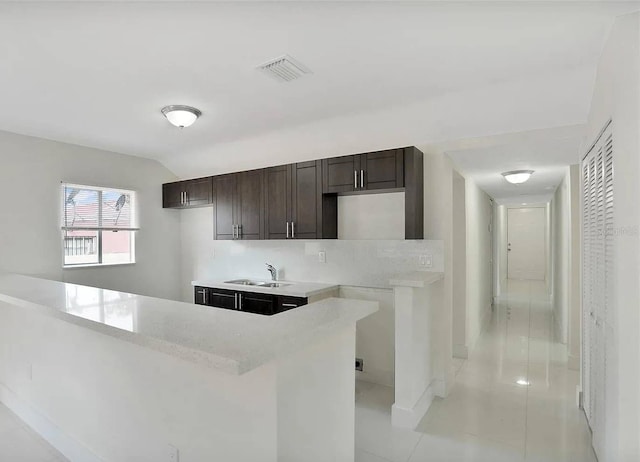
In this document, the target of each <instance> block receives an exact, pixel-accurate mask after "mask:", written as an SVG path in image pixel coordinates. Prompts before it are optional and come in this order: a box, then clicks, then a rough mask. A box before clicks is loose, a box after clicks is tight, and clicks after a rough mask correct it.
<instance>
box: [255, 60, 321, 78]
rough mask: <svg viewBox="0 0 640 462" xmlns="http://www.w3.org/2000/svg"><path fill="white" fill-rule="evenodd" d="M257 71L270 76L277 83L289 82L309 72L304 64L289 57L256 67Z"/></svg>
mask: <svg viewBox="0 0 640 462" xmlns="http://www.w3.org/2000/svg"><path fill="white" fill-rule="evenodd" d="M258 69H259V70H261V71H262V72H264V73H265V74H267V75H270V76H271V77H273V78H274V79H276V80H278V81H279V82H291V81H292V80H295V79H298V78H300V77H302V76H304V75H305V74H311V71H310V70H309V68H308V67H307V66H305V65H304V64H302V63H300V62H298V61H296V60H295V59H293V58H292V57H291V56H289V55H284V56H280V57H279V58H276V59H272V60H271V61H268V62H266V63H264V64H261V65H260V66H258Z"/></svg>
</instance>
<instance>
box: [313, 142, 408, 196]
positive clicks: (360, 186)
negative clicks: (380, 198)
mask: <svg viewBox="0 0 640 462" xmlns="http://www.w3.org/2000/svg"><path fill="white" fill-rule="evenodd" d="M322 162H323V164H322V167H323V179H322V181H323V192H324V193H325V194H332V193H341V194H344V193H359V192H365V191H374V190H391V189H399V188H403V187H404V150H403V149H391V150H387V151H378V152H369V153H366V154H355V155H352V156H343V157H335V158H332V159H324V160H323V161H322Z"/></svg>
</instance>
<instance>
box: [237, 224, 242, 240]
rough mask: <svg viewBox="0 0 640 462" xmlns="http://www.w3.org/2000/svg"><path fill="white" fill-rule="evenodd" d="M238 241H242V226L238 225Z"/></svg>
mask: <svg viewBox="0 0 640 462" xmlns="http://www.w3.org/2000/svg"><path fill="white" fill-rule="evenodd" d="M238 239H242V225H238Z"/></svg>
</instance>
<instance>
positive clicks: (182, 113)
mask: <svg viewBox="0 0 640 462" xmlns="http://www.w3.org/2000/svg"><path fill="white" fill-rule="evenodd" d="M162 114H163V115H164V116H165V117H166V118H167V120H168V121H169V122H170V123H171V124H172V125H175V126H176V127H179V128H184V127H188V126H190V125H193V123H194V122H195V121H196V120H198V117H200V116H201V115H202V112H200V110H199V109H196V108H195V107H191V106H182V105H175V104H174V105H171V106H165V107H163V108H162Z"/></svg>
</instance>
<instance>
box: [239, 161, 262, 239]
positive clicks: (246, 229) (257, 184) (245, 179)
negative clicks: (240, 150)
mask: <svg viewBox="0 0 640 462" xmlns="http://www.w3.org/2000/svg"><path fill="white" fill-rule="evenodd" d="M263 194H264V170H252V171H249V172H242V173H240V174H238V205H237V216H238V219H237V220H236V224H238V225H239V226H240V238H241V239H262V238H263V236H264V203H263V198H264V196H263Z"/></svg>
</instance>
